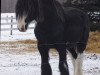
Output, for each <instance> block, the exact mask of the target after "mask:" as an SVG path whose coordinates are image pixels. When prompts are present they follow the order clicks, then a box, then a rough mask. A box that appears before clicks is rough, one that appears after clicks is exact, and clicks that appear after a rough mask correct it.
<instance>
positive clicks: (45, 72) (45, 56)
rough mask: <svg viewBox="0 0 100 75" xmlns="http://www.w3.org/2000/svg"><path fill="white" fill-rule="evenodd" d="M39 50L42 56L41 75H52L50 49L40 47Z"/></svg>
mask: <svg viewBox="0 0 100 75" xmlns="http://www.w3.org/2000/svg"><path fill="white" fill-rule="evenodd" d="M38 50H39V52H40V55H41V75H52V70H51V67H50V64H49V53H48V51H49V49H48V48H47V47H46V46H44V45H41V46H39V45H38Z"/></svg>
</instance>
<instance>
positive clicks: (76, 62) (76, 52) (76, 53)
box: [69, 44, 85, 75]
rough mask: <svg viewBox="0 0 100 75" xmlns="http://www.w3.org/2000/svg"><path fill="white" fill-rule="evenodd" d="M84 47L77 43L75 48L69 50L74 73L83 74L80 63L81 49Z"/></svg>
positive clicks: (81, 61) (76, 74)
mask: <svg viewBox="0 0 100 75" xmlns="http://www.w3.org/2000/svg"><path fill="white" fill-rule="evenodd" d="M84 49H85V45H83V44H79V45H77V47H76V48H71V49H70V50H69V51H70V53H71V57H72V61H73V67H74V75H83V72H82V63H83V60H82V58H83V51H84Z"/></svg>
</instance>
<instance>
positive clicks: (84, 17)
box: [81, 13, 90, 43]
mask: <svg viewBox="0 0 100 75" xmlns="http://www.w3.org/2000/svg"><path fill="white" fill-rule="evenodd" d="M81 17H82V20H83V23H82V24H83V26H84V29H83V40H84V42H85V43H87V41H88V37H89V31H90V28H89V23H90V22H89V17H88V15H87V14H86V13H84V14H83V15H82V16H81Z"/></svg>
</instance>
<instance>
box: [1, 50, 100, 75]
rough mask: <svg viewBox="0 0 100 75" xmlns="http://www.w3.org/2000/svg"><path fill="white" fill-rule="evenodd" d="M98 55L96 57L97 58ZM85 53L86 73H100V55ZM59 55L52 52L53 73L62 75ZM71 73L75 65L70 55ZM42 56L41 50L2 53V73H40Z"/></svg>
mask: <svg viewBox="0 0 100 75" xmlns="http://www.w3.org/2000/svg"><path fill="white" fill-rule="evenodd" d="M95 56H96V58H95ZM95 56H93V54H85V55H84V60H83V61H84V63H83V72H84V75H100V55H99V54H95ZM58 60H59V59H58V55H57V54H56V55H52V54H50V64H51V67H52V71H53V75H60V74H59V69H58ZM67 60H68V65H69V71H70V75H73V66H72V63H71V59H70V57H69V56H68V59H67ZM40 67H41V58H40V54H39V52H37V51H36V52H34V53H26V54H19V55H13V54H0V75H40V73H41V70H40Z"/></svg>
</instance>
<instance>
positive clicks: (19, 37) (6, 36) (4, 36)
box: [0, 13, 36, 41]
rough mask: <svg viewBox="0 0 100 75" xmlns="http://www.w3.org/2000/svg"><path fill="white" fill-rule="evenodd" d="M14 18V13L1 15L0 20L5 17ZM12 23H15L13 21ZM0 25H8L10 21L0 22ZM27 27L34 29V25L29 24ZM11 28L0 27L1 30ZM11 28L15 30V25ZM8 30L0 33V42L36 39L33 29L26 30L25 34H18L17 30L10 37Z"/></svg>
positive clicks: (7, 26)
mask: <svg viewBox="0 0 100 75" xmlns="http://www.w3.org/2000/svg"><path fill="white" fill-rule="evenodd" d="M7 16H8V17H11V16H13V17H15V13H1V18H5V17H7ZM13 22H16V20H14V21H13ZM1 23H10V20H2V19H1ZM29 27H35V23H31V24H30V25H29ZM3 28H11V25H1V29H3ZM13 28H17V25H16V24H15V25H13ZM10 32H11V31H10V30H7V31H1V37H0V38H1V39H0V40H1V41H16V40H26V39H36V38H35V35H34V29H28V30H27V31H26V32H20V31H19V30H13V31H12V35H10Z"/></svg>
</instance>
